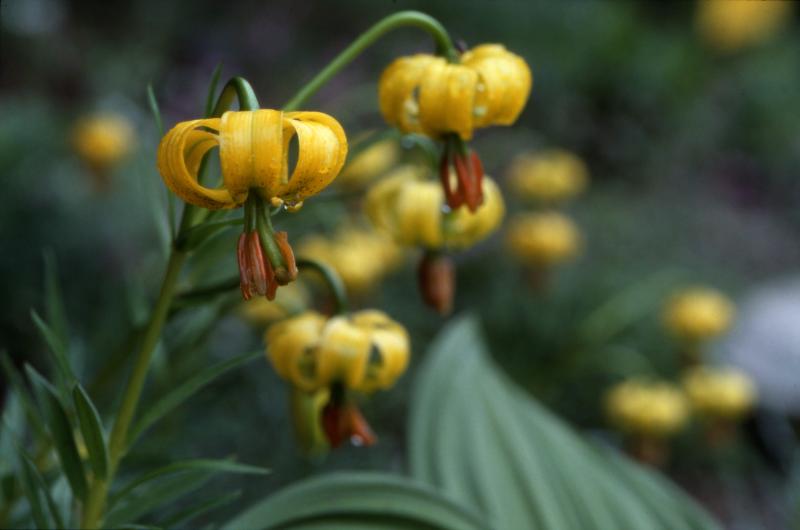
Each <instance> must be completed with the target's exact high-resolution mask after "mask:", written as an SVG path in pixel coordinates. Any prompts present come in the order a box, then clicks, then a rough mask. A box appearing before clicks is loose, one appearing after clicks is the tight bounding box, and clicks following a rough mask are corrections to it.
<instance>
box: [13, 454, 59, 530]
mask: <svg viewBox="0 0 800 530" xmlns="http://www.w3.org/2000/svg"><path fill="white" fill-rule="evenodd" d="M20 449H21V448H20ZM20 457H21V459H22V467H23V470H22V473H21V474H22V475H25V480H26V481H30V482H32V485H34V489H38V490H39V492H40V493H41V496H42V497H44V500H45V503H46V504H47V509H48V511H49V513H50V518H51V520H52V521H53V523H54V524H55V526H56V528H66V525H65V524H64V520H63V519H62V518H61V513H60V512H59V511H58V505H56V502H55V500H54V499H53V496H52V494H51V493H50V489H49V488H48V487H47V483H46V482H45V481H44V477H42V475H41V473H39V470H38V469H36V466H35V465H34V463H33V461H32V460H31V459H30V457H29V456H28V455H27V454H25V452H24V451H22V450H20ZM29 498H30V497H29Z"/></svg>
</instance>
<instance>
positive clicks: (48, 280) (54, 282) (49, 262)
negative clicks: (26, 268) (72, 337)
mask: <svg viewBox="0 0 800 530" xmlns="http://www.w3.org/2000/svg"><path fill="white" fill-rule="evenodd" d="M44 298H45V304H44V305H45V314H46V315H47V322H49V323H50V327H51V328H52V330H53V333H54V334H55V336H56V337H57V338H58V340H59V341H60V342H61V344H69V326H68V324H67V317H66V311H65V309H64V297H63V295H62V293H61V286H60V284H59V281H58V265H57V263H56V258H55V255H54V254H53V251H52V250H50V249H46V250H45V251H44Z"/></svg>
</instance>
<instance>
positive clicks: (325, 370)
mask: <svg viewBox="0 0 800 530" xmlns="http://www.w3.org/2000/svg"><path fill="white" fill-rule="evenodd" d="M370 345H371V344H370V337H369V334H368V333H366V332H365V331H364V330H362V329H359V328H358V327H356V326H354V325H353V324H352V323H351V322H350V321H349V320H348V318H347V317H344V316H338V317H333V318H331V319H330V320H329V321H328V323H327V325H326V326H325V329H324V330H323V332H322V339H321V340H320V344H319V348H318V349H317V374H318V376H319V381H320V383H323V384H330V383H332V382H333V381H336V380H342V381H344V383H345V385H346V386H347V387H348V388H357V387H358V386H359V384H360V383H361V381H362V380H363V379H364V373H365V371H366V368H367V360H368V359H369V352H370Z"/></svg>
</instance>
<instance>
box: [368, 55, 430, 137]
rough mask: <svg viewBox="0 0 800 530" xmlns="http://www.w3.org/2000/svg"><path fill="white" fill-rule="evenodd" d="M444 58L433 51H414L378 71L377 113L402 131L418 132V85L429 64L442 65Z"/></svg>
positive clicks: (419, 130)
mask: <svg viewBox="0 0 800 530" xmlns="http://www.w3.org/2000/svg"><path fill="white" fill-rule="evenodd" d="M443 64H445V60H444V59H442V58H441V57H434V56H433V55H427V54H417V55H412V56H410V57H401V58H399V59H397V60H395V61H394V62H393V63H392V64H390V65H389V67H388V68H386V70H384V72H383V74H381V78H380V81H379V83H378V101H379V103H380V108H381V114H383V117H384V119H385V120H386V121H387V122H388V123H389V124H391V125H394V126H395V127H397V128H398V129H400V130H401V131H403V132H406V133H410V132H422V129H421V128H420V122H419V102H418V101H417V97H418V94H417V93H418V91H419V90H418V89H419V85H420V83H421V82H422V79H423V77H424V76H425V72H426V71H427V69H428V67H429V66H431V65H443Z"/></svg>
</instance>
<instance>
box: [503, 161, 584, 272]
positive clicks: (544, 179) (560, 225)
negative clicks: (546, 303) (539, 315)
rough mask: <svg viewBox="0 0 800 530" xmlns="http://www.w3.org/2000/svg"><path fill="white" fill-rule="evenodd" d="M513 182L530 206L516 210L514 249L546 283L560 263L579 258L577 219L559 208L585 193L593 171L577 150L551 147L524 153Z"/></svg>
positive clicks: (510, 237) (511, 234) (511, 232)
mask: <svg viewBox="0 0 800 530" xmlns="http://www.w3.org/2000/svg"><path fill="white" fill-rule="evenodd" d="M508 178H509V182H510V184H511V187H512V188H513V189H514V191H515V192H516V195H517V196H518V197H520V198H521V199H522V201H523V202H524V203H525V206H526V210H525V211H523V212H520V213H518V214H516V215H514V216H513V217H512V218H511V219H510V221H509V226H508V230H507V232H506V245H507V247H508V249H509V250H510V252H511V253H512V254H513V255H514V256H515V257H516V258H517V259H518V260H519V261H520V262H521V263H523V264H524V265H525V266H526V267H527V269H528V271H529V272H530V276H531V280H532V281H533V282H534V286H535V287H540V286H541V284H542V282H543V281H545V280H546V277H547V274H548V272H549V271H550V270H551V269H552V268H554V267H555V266H557V265H559V264H561V263H564V262H566V261H568V260H570V259H572V258H574V257H575V256H576V255H577V254H578V252H579V250H580V247H581V244H582V238H581V234H580V230H579V229H578V226H577V225H576V224H575V222H574V221H573V220H572V219H571V218H570V217H569V216H567V215H566V214H564V213H562V212H560V211H558V210H556V209H554V207H555V206H558V205H561V204H564V203H566V202H567V201H568V200H570V199H572V198H574V197H575V196H577V195H578V194H580V193H581V192H582V191H583V190H584V189H585V188H586V186H587V183H588V180H589V172H588V169H587V168H586V165H585V164H584V163H583V161H582V160H581V159H580V158H578V157H577V156H576V155H574V154H572V153H570V152H568V151H564V150H561V149H551V150H546V151H542V152H536V153H524V154H522V155H520V156H518V157H517V158H516V159H515V160H514V161H513V163H512V164H511V167H510V169H509V174H508Z"/></svg>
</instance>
